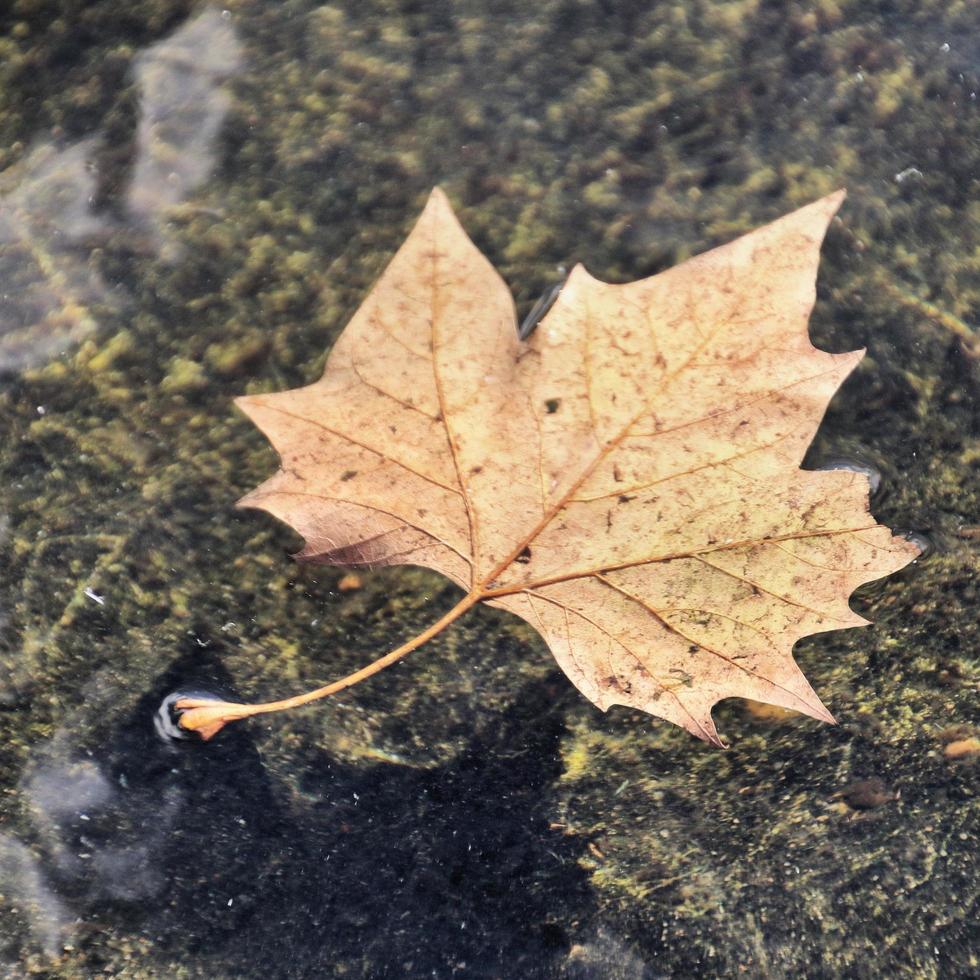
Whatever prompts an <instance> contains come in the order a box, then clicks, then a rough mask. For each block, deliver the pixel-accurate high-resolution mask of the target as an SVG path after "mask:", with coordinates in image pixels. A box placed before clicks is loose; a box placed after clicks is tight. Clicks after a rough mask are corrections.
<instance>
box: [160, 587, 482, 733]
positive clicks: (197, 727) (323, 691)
mask: <svg viewBox="0 0 980 980" xmlns="http://www.w3.org/2000/svg"><path fill="white" fill-rule="evenodd" d="M483 596H484V593H483V592H481V591H473V592H468V593H467V594H466V595H465V596H464V597H463V598H462V599H461V600H460V601H459V602H458V603H456V605H455V606H453V608H452V609H450V610H449V612H447V613H446V614H445V616H443V617H442V618H441V619H438V620H436V622H434V623H433V624H432V625H431V626H430V627H429V628H428V629H426V630H423V631H422V632H421V633H419V634H418V636H415V637H413V638H412V639H411V640H408V641H407V642H405V643H403V644H402V645H401V646H399V647H396V648H395V649H394V650H392V651H391V652H390V653H386V654H385V655H384V656H383V657H379V658H378V659H377V660H375V661H373V662H372V663H369V664H368V665H367V666H366V667H362V668H361V669H360V670H356V671H354V673H353V674H348V675H347V676H346V677H342V678H340V680H337V681H334V682H333V683H332V684H327V685H326V686H325V687H318V688H317V689H316V690H314V691H307V692H306V693H305V694H297V695H296V696H295V697H291V698H284V699H283V700H281V701H266V702H263V703H261V704H240V703H238V702H235V701H212V700H210V699H207V698H194V697H186V698H180V699H179V700H177V701H175V702H174V704H173V710H174V712H175V713H176V715H177V723H178V725H179V726H180V727H181V728H183V729H184V730H185V731H189V732H196V733H197V734H198V735H199V736H200V737H201V738H202V739H204V741H208V740H209V739H211V738H213V737H214V736H215V735H217V734H218V732H220V731H221V729H222V728H224V726H225V725H227V724H228V722H230V721H236V720H237V719H239V718H250V717H251V716H252V715H265V714H271V713H272V712H275V711H288V710H289V709H290V708H298V707H299V706H300V705H303V704H309V703H310V702H312V701H319V700H320V699H321V698H327V697H330V695H331V694H337V693H338V692H339V691H343V690H345V689H346V688H348V687H353V686H354V685H355V684H359V683H360V682H361V681H363V680H367V678H368V677H371V676H373V675H374V674H377V673H380V672H381V671H382V670H384V669H385V667H390V666H391V665H392V664H393V663H396V662H397V661H399V660H401V659H402V657H405V656H407V655H408V654H410V653H411V652H412V651H413V650H417V649H418V648H419V647H420V646H422V644H423V643H426V642H427V641H428V640H431V639H432V637H434V636H437V635H438V634H439V633H441V632H442V631H443V630H444V629H445V628H446V627H447V626H449V625H450V624H451V623H453V622H455V621H456V620H457V619H459V617H460V616H462V615H463V613H465V612H466V611H467V610H469V609H471V608H472V607H473V606H475V605H476V604H477V603H478V602H480V600H481V599H482V598H483Z"/></svg>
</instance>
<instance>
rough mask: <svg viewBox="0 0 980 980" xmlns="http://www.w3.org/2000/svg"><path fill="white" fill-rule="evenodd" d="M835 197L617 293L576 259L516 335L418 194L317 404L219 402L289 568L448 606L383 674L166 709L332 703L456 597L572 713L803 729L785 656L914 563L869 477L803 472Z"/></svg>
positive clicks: (298, 396)
mask: <svg viewBox="0 0 980 980" xmlns="http://www.w3.org/2000/svg"><path fill="white" fill-rule="evenodd" d="M842 200H843V192H839V193H837V194H832V195H830V196H829V197H826V198H824V199H823V200H820V201H817V202H815V203H814V204H811V205H809V206H807V207H804V208H801V209H800V210H799V211H796V212H794V213H792V214H790V215H787V216H786V217H784V218H781V219H779V220H778V221H775V222H773V223H772V224H770V225H767V226H765V227H764V228H760V229H758V230H757V231H754V232H751V233H750V234H748V235H745V236H744V237H742V238H739V239H738V240H737V241H734V242H732V243H731V244H728V245H725V246H722V247H720V248H716V249H714V250H712V251H710V252H708V253H706V254H704V255H701V256H698V257H696V258H694V259H691V260H690V261H687V262H684V263H683V264H681V265H679V266H677V267H675V268H673V269H670V270H668V271H666V272H663V273H661V274H659V275H656V276H653V277H652V278H649V279H644V280H641V281H639V282H634V283H628V284H625V285H609V284H608V283H603V282H599V281H598V280H596V279H594V278H592V276H590V275H589V273H588V272H586V270H585V269H584V268H583V267H582V266H577V267H576V268H575V269H574V270H573V272H572V274H571V276H570V277H569V279H568V282H567V284H566V285H565V286H564V288H563V289H562V291H561V294H560V296H559V298H558V301H557V302H556V303H555V305H554V306H553V308H552V309H551V310H550V312H549V313H548V314H547V316H546V317H545V318H544V320H543V321H542V323H541V324H540V326H539V328H538V330H537V331H536V332H535V333H534V334H533V336H532V337H531V339H530V341H529V342H526V343H524V342H521V341H520V340H518V337H517V333H516V330H515V312H514V304H513V301H512V299H511V296H510V293H509V291H508V289H507V286H506V285H505V284H504V282H503V280H502V279H501V278H500V276H499V275H498V274H497V273H496V272H495V271H494V269H493V267H492V266H491V265H490V264H489V262H488V261H487V260H486V259H485V258H484V257H483V255H481V254H480V252H479V251H478V250H477V249H476V247H475V246H474V245H473V243H472V242H471V241H470V240H469V239H468V238H467V237H466V234H465V233H464V231H463V229H462V228H461V227H460V225H459V223H458V222H457V220H456V218H455V216H454V215H453V212H452V210H451V208H450V206H449V203H448V201H447V199H446V197H445V195H444V194H443V193H442V192H441V191H439V190H435V191H433V192H432V195H431V197H430V198H429V202H428V204H427V206H426V208H425V211H424V212H423V214H422V216H421V218H420V219H419V221H418V223H417V224H416V226H415V228H414V229H413V231H412V233H411V234H410V235H409V237H408V239H407V241H406V242H405V244H404V245H403V246H402V247H401V249H400V250H399V251H398V253H397V255H396V256H395V257H394V259H393V260H392V262H391V264H390V265H389V266H388V268H387V269H386V271H385V272H384V274H383V275H382V277H381V279H380V280H379V281H378V283H377V284H376V285H375V287H374V289H373V290H372V291H371V293H370V295H369V296H368V298H367V299H366V300H365V302H364V304H363V305H362V306H361V308H360V309H359V310H358V311H357V313H356V314H355V316H354V318H353V319H352V320H351V322H350V324H349V325H348V326H347V328H346V329H345V330H344V332H343V333H342V334H341V336H340V338H339V339H338V340H337V342H336V344H335V345H334V348H333V350H332V351H331V353H330V357H329V360H328V362H327V367H326V370H325V372H324V375H323V377H322V378H321V379H320V380H319V381H317V382H315V383H314V384H312V385H309V386H307V387H305V388H298V389H296V390H294V391H287V392H282V393H280V394H273V395H254V396H249V397H246V398H240V399H238V405H239V406H240V407H241V408H242V409H243V410H244V411H245V412H246V413H247V414H248V416H249V417H250V418H251V419H252V420H253V421H254V422H255V424H256V425H258V426H259V428H261V429H262V431H263V432H264V433H265V434H266V435H267V436H268V438H269V439H270V441H271V442H272V444H273V445H274V446H275V448H276V449H277V450H278V451H279V454H280V457H281V459H282V468H281V469H280V471H279V472H278V473H277V474H276V475H275V476H273V477H272V478H271V479H270V480H268V481H267V482H266V483H264V484H262V486H260V487H259V488H258V489H256V490H253V491H252V492H251V493H250V494H248V495H247V496H246V497H244V498H243V499H242V500H241V501H240V504H241V506H244V507H256V508H261V509H263V510H266V511H268V512H269V513H271V514H274V515H275V516H276V517H278V518H280V519H281V520H283V521H285V522H286V523H287V524H289V525H291V526H292V527H293V528H295V529H296V530H297V531H298V532H299V533H300V534H301V535H302V536H303V537H304V538H305V541H306V546H305V548H304V549H303V550H302V551H301V552H300V553H299V554H298V555H297V557H298V558H300V559H301V560H305V561H311V562H323V563H328V564H335V565H344V566H353V567H362V566H363V567H378V566H382V565H394V564H414V565H423V566H426V567H428V568H433V569H435V570H436V571H439V572H441V573H442V574H444V575H446V576H447V577H448V578H450V579H451V580H452V581H453V582H455V583H456V584H457V585H459V586H460V588H462V589H463V590H464V592H465V596H464V598H463V599H462V600H461V601H460V602H459V603H458V605H456V606H455V607H454V608H453V609H452V610H451V611H450V612H449V613H448V614H447V615H446V616H444V617H443V618H442V619H441V620H440V621H439V622H437V623H435V624H434V625H433V626H432V627H430V628H429V629H428V630H426V631H425V632H424V633H422V634H421V635H420V636H418V637H415V638H414V639H413V640H411V641H409V642H408V643H406V644H403V646H401V647H399V648H398V649H397V650H394V651H392V653H390V654H388V655H387V656H386V657H382V658H381V659H380V660H378V661H376V662H375V663H374V664H371V665H369V666H368V667H366V668H364V669H363V670H361V671H358V672H357V673H356V674H353V675H351V676H350V677H348V678H344V679H343V680H341V681H338V682H335V683H334V684H331V685H328V686H327V687H325V688H321V689H319V690H318V691H313V692H310V693H309V694H306V695H301V696H299V697H296V698H290V699H288V700H287V701H282V702H273V703H271V704H267V705H234V704H228V703H224V702H222V703H219V704H214V703H209V702H206V701H203V700H194V699H189V698H188V699H184V700H183V701H180V702H178V703H177V707H178V709H179V710H181V711H182V712H183V713H182V715H181V716H180V721H181V724H182V725H183V727H185V728H190V729H196V730H198V731H199V732H201V733H202V734H203V735H204V736H205V737H210V735H212V734H213V733H214V732H215V731H217V730H218V729H219V728H220V727H221V725H222V724H224V723H225V722H227V721H228V720H230V719H231V718H234V717H243V716H245V715H248V714H254V713H257V712H259V711H271V710H279V709H280V708H283V707H291V706H295V705H297V704H302V703H305V702H307V701H310V700H314V699H315V698H317V697H322V696H325V695H326V694H330V693H334V692H335V691H337V690H340V689H342V688H344V687H347V686H350V684H352V683H356V682H357V681H359V680H361V679H363V678H364V677H366V676H369V675H370V674H372V673H375V672H376V671H377V670H380V669H381V668H382V667H384V666H387V664H389V663H392V662H394V661H395V660H397V659H398V658H399V657H401V656H404V655H405V654H406V653H408V652H410V651H411V650H413V649H415V648H416V647H418V646H419V645H421V643H423V642H425V641H426V640H428V639H429V638H431V637H432V636H434V635H435V634H437V633H438V632H440V631H441V630H442V629H443V628H445V627H446V626H448V625H449V624H450V623H451V622H452V621H453V620H455V619H457V618H458V617H459V616H460V615H462V614H463V613H464V612H465V611H466V610H467V609H469V608H470V607H472V606H474V605H476V604H477V603H481V602H484V603H488V604H489V605H492V606H496V607H499V608H502V609H506V610H509V611H510V612H512V613H515V614H516V615H518V616H520V617H522V618H523V619H525V620H526V621H527V622H528V623H530V624H531V625H532V626H534V627H535V628H536V629H537V630H538V631H539V632H540V633H541V635H542V636H543V637H544V639H545V640H546V642H547V643H548V646H549V647H550V648H551V651H552V653H553V654H554V656H555V658H556V659H557V661H558V663H559V664H560V665H561V667H562V669H563V670H564V671H565V673H566V674H567V675H568V676H569V677H570V678H571V680H572V681H573V683H574V684H575V685H576V686H577V687H578V688H579V690H580V691H581V692H582V693H583V694H585V696H586V697H588V698H589V699H590V700H592V701H593V702H595V704H597V705H599V707H601V708H603V709H605V708H608V707H609V706H610V705H613V704H622V705H628V706H630V707H634V708H641V709H643V710H644V711H647V712H649V713H651V714H654V715H658V716H660V717H662V718H666V719H668V720H670V721H672V722H674V723H676V724H678V725H681V726H683V727H684V728H686V729H687V730H688V731H690V732H692V733H693V734H695V735H697V736H698V737H700V738H703V739H705V740H706V741H709V742H713V743H715V744H721V743H720V740H719V738H718V734H717V732H716V730H715V726H714V724H713V722H712V719H711V708H712V705H714V704H715V703H716V702H717V701H719V700H721V699H722V698H727V697H741V698H752V699H754V700H756V701H763V702H767V703H770V704H775V705H780V706H782V707H786V708H792V709H794V710H796V711H800V712H803V713H805V714H808V715H812V716H813V717H815V718H820V719H823V720H825V721H832V720H833V719H832V717H831V715H830V713H829V712H828V711H827V710H826V709H825V708H824V706H823V705H822V704H821V703H820V700H819V699H818V698H817V696H816V695H815V694H814V692H813V690H812V689H811V687H810V685H809V684H808V683H807V681H806V679H805V678H804V676H803V674H802V673H801V672H800V670H799V668H798V667H797V666H796V663H795V662H794V661H793V657H792V652H791V651H792V648H793V644H794V643H795V642H796V641H797V640H798V639H799V638H800V637H803V636H807V635H808V634H811V633H818V632H822V631H824V630H834V629H842V628H847V627H851V626H859V625H862V624H865V623H866V620H864V619H862V618H861V617H860V616H858V615H857V614H856V613H854V612H853V611H852V610H851V609H850V608H849V606H848V596H849V595H850V594H851V592H852V591H853V590H854V588H855V587H857V586H858V585H860V584H862V583H863V582H868V581H870V580H872V579H876V578H879V577H881V576H883V575H887V574H888V573H890V572H892V571H895V570H896V569H898V568H901V567H902V566H904V565H905V564H906V563H908V562H909V561H910V560H912V559H913V558H914V557H915V556H916V555H917V554H918V549H917V548H916V547H915V545H913V544H911V543H910V542H909V541H907V540H904V539H902V538H899V537H895V536H893V535H892V533H891V532H890V531H889V530H888V529H887V528H885V527H881V526H879V525H877V524H876V523H875V521H874V519H873V518H872V517H871V515H870V513H869V510H868V489H869V488H868V480H867V478H866V476H864V475H863V474H861V473H855V472H851V471H847V470H829V471H806V470H801V469H800V462H801V460H802V458H803V454H804V453H805V451H806V449H807V447H808V446H809V444H810V442H811V440H812V439H813V436H814V434H815V432H816V430H817V426H818V425H819V424H820V419H821V417H822V416H823V413H824V410H825V408H826V406H827V404H828V402H829V401H830V399H831V397H832V396H833V394H834V392H835V391H836V390H837V388H838V387H839V386H840V384H841V383H842V382H843V380H844V378H845V377H847V375H848V374H849V373H850V372H851V370H852V369H853V368H854V366H855V365H856V364H857V363H858V361H859V360H860V359H861V357H862V356H863V351H856V352H853V353H849V354H828V353H825V352H824V351H820V350H817V349H816V348H815V347H813V345H812V344H811V343H810V340H809V338H808V334H807V318H808V316H809V313H810V310H811V308H812V306H813V302H814V295H815V292H814V281H815V278H816V271H817V262H818V257H819V250H820V243H821V240H822V238H823V235H824V232H825V231H826V228H827V225H828V223H829V221H830V219H831V218H832V216H833V215H834V213H835V212H836V210H837V208H838V207H839V206H840V203H841V201H842Z"/></svg>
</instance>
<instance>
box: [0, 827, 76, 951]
mask: <svg viewBox="0 0 980 980" xmlns="http://www.w3.org/2000/svg"><path fill="white" fill-rule="evenodd" d="M0 882H2V883H3V892H4V898H5V899H6V904H7V905H8V911H11V912H13V910H14V909H16V913H14V914H16V915H19V916H20V917H21V918H22V919H23V920H24V921H25V923H26V925H27V928H28V931H29V932H30V935H31V939H32V940H33V942H34V943H35V944H36V945H37V946H38V947H39V948H40V949H41V950H42V951H43V952H44V953H46V954H47V955H48V956H56V955H57V954H58V953H60V952H61V949H62V946H63V945H64V942H65V940H66V939H67V937H68V930H69V925H70V923H71V920H72V916H71V915H70V914H69V912H68V910H67V909H66V908H65V906H64V905H63V904H62V903H61V901H60V899H59V898H58V896H57V895H55V893H54V892H53V891H52V890H51V888H50V886H49V885H48V883H47V880H46V879H45V876H44V872H43V871H42V870H41V862H40V860H39V859H38V858H37V857H36V856H35V855H34V854H33V853H32V852H31V851H30V850H29V849H28V847H27V846H26V845H25V844H23V843H21V842H20V841H19V840H17V838H16V837H11V836H10V835H8V834H0Z"/></svg>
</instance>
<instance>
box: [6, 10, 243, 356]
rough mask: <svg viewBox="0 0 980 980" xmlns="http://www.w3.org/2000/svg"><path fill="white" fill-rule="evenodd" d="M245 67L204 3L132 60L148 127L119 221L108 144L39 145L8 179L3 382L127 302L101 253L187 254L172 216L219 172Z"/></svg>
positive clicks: (142, 130) (233, 40) (224, 26)
mask: <svg viewBox="0 0 980 980" xmlns="http://www.w3.org/2000/svg"><path fill="white" fill-rule="evenodd" d="M241 62H242V47H241V45H240V43H239V42H238V39H237V37H236V35H235V29H234V27H233V26H232V24H231V23H230V22H229V21H228V20H226V19H225V18H223V17H222V15H221V13H220V12H219V11H218V10H217V9H216V8H213V7H207V8H205V9H204V10H203V11H202V12H201V13H200V14H199V15H198V16H197V17H195V18H194V19H193V20H191V21H188V22H187V23H186V24H184V25H183V26H182V27H180V28H179V29H178V30H177V31H175V32H174V33H173V34H172V35H171V36H170V37H168V38H166V39H165V40H163V41H161V42H159V43H158V44H154V45H152V46H151V47H149V48H147V49H146V50H145V51H143V52H142V53H141V54H139V55H138V56H137V57H136V58H135V59H134V68H133V70H134V73H135V81H136V83H137V86H138V88H139V91H140V121H139V124H138V127H137V132H136V134H135V154H134V160H133V163H132V167H131V173H130V177H129V180H128V183H127V185H126V188H125V190H124V191H123V192H122V195H121V198H122V199H121V201H120V202H119V205H120V206H118V207H116V208H114V209H113V210H114V214H110V213H109V212H108V211H104V210H99V209H97V208H96V205H95V201H96V192H97V187H98V182H99V180H98V177H99V175H98V172H97V163H96V161H97V159H98V152H97V151H98V149H99V146H100V142H99V141H100V137H99V136H97V135H96V136H91V137H87V138H86V139H83V140H80V141H77V142H75V143H70V144H68V145H61V146H58V145H55V144H50V143H49V144H44V145H41V146H38V147H36V148H35V149H33V150H32V151H31V152H30V153H28V154H27V156H26V157H25V158H24V159H23V160H21V161H20V163H18V164H16V165H14V166H13V167H11V168H9V169H8V170H7V171H6V172H4V173H3V174H0V375H3V374H11V373H15V372H17V371H21V370H24V369H25V368H29V367H35V366H37V365H40V364H44V363H45V362H47V361H49V360H50V359H52V358H53V357H55V356H57V355H59V354H61V353H63V352H64V351H66V350H67V349H69V348H70V347H73V346H74V345H76V344H78V343H79V342H80V341H81V340H83V339H84V338H85V337H86V336H88V335H89V334H90V333H92V331H93V330H94V329H95V328H96V326H97V321H98V314H97V309H98V308H106V309H118V308H119V307H120V306H121V305H122V304H123V303H124V301H125V298H126V297H125V296H124V295H123V294H122V292H121V291H120V290H119V289H114V288H112V287H110V285H109V284H108V283H106V282H105V280H104V278H103V277H102V275H101V274H100V272H99V270H98V268H97V260H98V250H99V249H101V248H103V247H109V248H112V249H115V250H117V251H124V252H125V251H129V252H138V253H140V254H143V255H148V256H150V257H160V258H163V259H165V260H167V261H174V260H176V259H177V258H178V257H179V249H178V248H177V245H176V240H175V238H174V235H173V232H172V231H171V229H170V226H169V223H168V220H169V213H170V211H171V209H172V208H174V207H175V206H177V205H179V204H180V203H181V202H183V201H186V200H187V199H188V197H189V195H190V194H191V193H192V192H194V191H195V190H196V189H198V188H199V187H200V186H201V185H202V184H203V183H204V182H205V181H207V180H208V179H209V178H210V177H211V176H212V174H213V173H214V170H215V166H216V162H217V145H216V144H217V136H218V134H219V132H220V129H221V125H222V122H223V121H224V119H225V117H226V115H227V113H228V109H229V107H230V105H231V96H230V95H229V93H228V92H227V91H226V90H225V89H224V88H223V85H224V82H225V81H226V80H227V79H228V78H229V77H230V76H231V75H233V74H234V73H235V72H236V71H237V70H238V69H239V67H240V65H241Z"/></svg>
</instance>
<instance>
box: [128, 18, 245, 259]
mask: <svg viewBox="0 0 980 980" xmlns="http://www.w3.org/2000/svg"><path fill="white" fill-rule="evenodd" d="M241 61H242V47H241V45H240V44H239V42H238V38H237V37H236V36H235V30H234V28H233V27H232V25H231V24H230V23H229V22H228V21H227V20H225V19H223V18H222V16H221V14H220V12H219V11H218V10H216V9H214V8H213V7H212V8H208V9H205V10H204V11H203V12H202V13H201V14H200V15H199V16H198V17H196V18H195V19H194V20H192V21H189V22H188V23H187V24H185V25H184V26H183V27H182V28H180V30H178V31H177V32H176V33H175V34H173V35H172V36H171V37H169V38H167V39H166V40H165V41H161V42H160V43H159V44H154V45H153V46H152V47H149V48H147V49H146V50H145V51H144V52H142V53H141V54H140V55H139V56H138V57H137V58H136V60H135V72H136V78H137V81H138V82H139V86H140V91H141V100H140V107H141V111H140V123H139V130H138V132H137V142H138V152H137V157H136V164H135V166H134V167H133V175H132V180H131V182H130V185H129V192H128V195H127V201H128V206H129V211H130V213H131V214H132V215H134V216H137V217H140V218H143V219H145V220H146V222H147V223H148V224H149V225H150V226H151V227H152V228H153V229H154V231H155V232H156V234H157V235H158V236H159V239H158V240H159V243H160V245H161V246H162V245H163V244H164V240H165V238H166V236H167V225H166V211H167V209H168V208H170V207H173V206H174V205H176V204H179V203H180V202H181V201H184V200H186V199H187V198H188V196H189V195H190V194H191V192H192V191H194V190H195V189H196V188H198V187H199V186H200V185H201V184H203V183H204V182H205V181H206V180H207V179H208V178H209V177H210V176H211V175H212V173H213V172H214V168H215V162H216V147H215V143H216V140H217V136H218V133H219V131H220V129H221V124H222V122H223V121H224V118H225V116H226V115H227V113H228V109H229V108H230V107H231V96H230V95H229V94H228V92H227V91H226V90H225V89H224V88H223V87H222V83H223V82H224V81H225V80H226V79H227V78H229V77H230V76H231V75H233V74H234V73H235V72H236V71H237V70H238V68H239V66H240V65H241Z"/></svg>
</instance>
